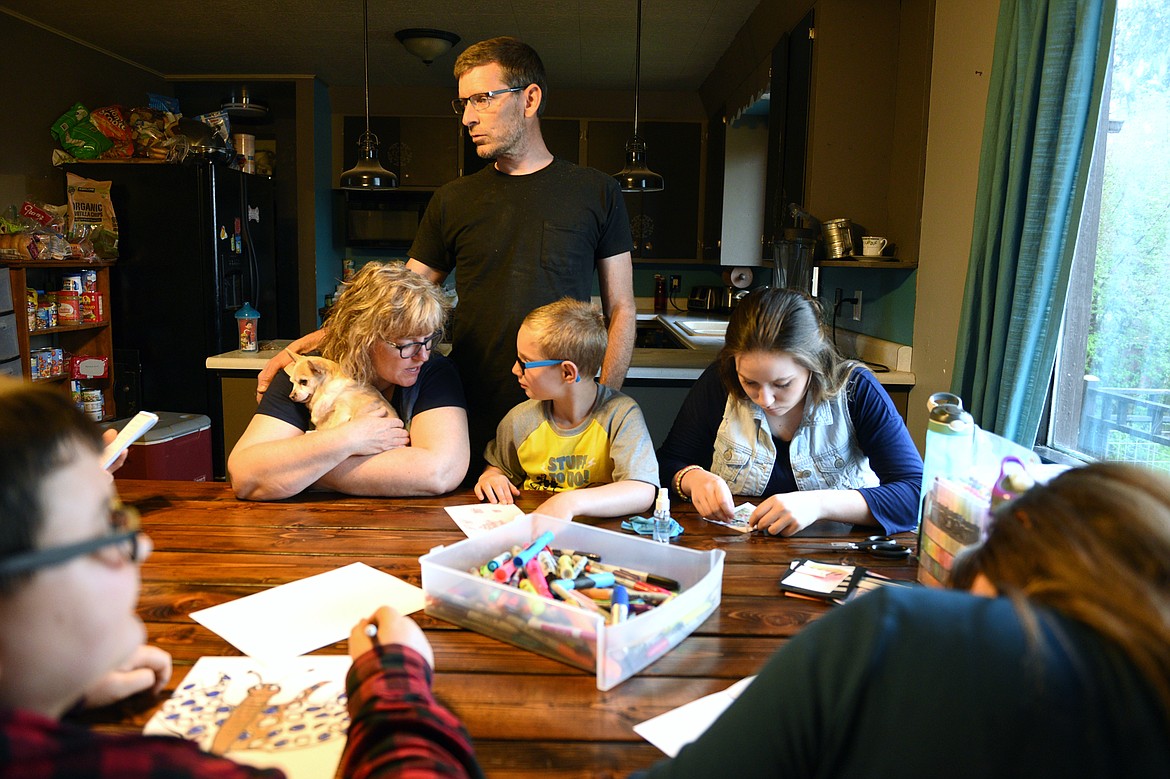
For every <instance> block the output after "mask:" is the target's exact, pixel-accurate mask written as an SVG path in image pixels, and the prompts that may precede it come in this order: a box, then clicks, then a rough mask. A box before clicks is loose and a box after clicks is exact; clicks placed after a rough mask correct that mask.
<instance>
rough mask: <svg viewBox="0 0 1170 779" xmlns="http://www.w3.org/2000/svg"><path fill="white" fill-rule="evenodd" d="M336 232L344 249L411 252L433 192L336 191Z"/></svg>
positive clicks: (334, 210)
mask: <svg viewBox="0 0 1170 779" xmlns="http://www.w3.org/2000/svg"><path fill="white" fill-rule="evenodd" d="M334 192H335V198H334V206H333V212H334V232H333V234H334V235H335V236H339V237H341V238H342V241H343V243H344V245H345V246H349V247H362V248H368V249H409V248H410V245H411V244H412V243H414V236H415V233H417V232H418V226H419V223H420V222H421V221H422V216H423V212H425V211H426V210H427V204H428V203H430V202H431V195H432V194H433V193H432V192H419V191H405V190H401V189H391V190H385V191H379V192H357V191H353V190H335V191H334Z"/></svg>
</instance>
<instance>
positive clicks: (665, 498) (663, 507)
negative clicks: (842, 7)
mask: <svg viewBox="0 0 1170 779" xmlns="http://www.w3.org/2000/svg"><path fill="white" fill-rule="evenodd" d="M672 530H674V520H673V519H671V517H670V493H669V491H668V490H667V488H666V487H660V488H659V489H658V497H657V498H655V500H654V540H655V541H658V542H659V543H662V544H669V543H670V533H671V531H672Z"/></svg>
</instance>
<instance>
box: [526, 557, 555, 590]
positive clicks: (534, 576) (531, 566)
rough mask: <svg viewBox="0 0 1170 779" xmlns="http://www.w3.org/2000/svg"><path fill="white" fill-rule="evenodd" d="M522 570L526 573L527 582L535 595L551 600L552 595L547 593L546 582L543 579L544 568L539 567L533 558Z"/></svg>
mask: <svg viewBox="0 0 1170 779" xmlns="http://www.w3.org/2000/svg"><path fill="white" fill-rule="evenodd" d="M524 570H525V571H527V572H528V581H529V582H531V583H532V586H533V587H535V588H536V591H537V593H539V594H540V595H543V596H544V597H546V598H551V597H552V593H551V592H549V589H548V582H547V581H545V578H544V568H543V567H542V566H541V564H540V561H539V560H537V559H536V558H535V557H533V558H532V559H531V560H529V561H528V564H527V565H525V566H524Z"/></svg>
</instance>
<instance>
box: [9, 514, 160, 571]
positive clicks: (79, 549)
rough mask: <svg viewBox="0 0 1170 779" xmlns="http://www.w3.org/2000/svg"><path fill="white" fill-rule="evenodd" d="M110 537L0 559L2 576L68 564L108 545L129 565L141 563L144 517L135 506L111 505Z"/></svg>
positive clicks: (34, 550) (35, 550)
mask: <svg viewBox="0 0 1170 779" xmlns="http://www.w3.org/2000/svg"><path fill="white" fill-rule="evenodd" d="M110 530H111V532H110V534H109V535H104V536H99V537H98V538H91V539H89V540H88V541H78V542H77V543H75V544H64V545H62V546H50V547H48V548H46V549H32V550H30V551H28V552H22V553H20V554H16V555H13V556H11V557H6V558H4V559H3V560H0V576H11V575H13V574H20V573H29V572H32V571H36V570H38V569H41V568H48V567H49V566H52V565H60V564H62V563H67V562H69V561H70V560H72V559H73V558H75V557H81V556H82V555H87V554H92V553H93V552H96V551H97V550H99V549H104V548H105V547H107V546H113V547H115V548H116V549H117V550H118V552H119V553H121V555H122V556H123V557H124V558H125V559H126V560H127V561H128V562H137V561H138V552H139V548H140V546H141V544H140V543H139V541H138V536H139V534H140V533H141V532H142V523H141V518H140V517H139V515H138V510H137V509H135V508H134V507H133V506H126V505H123V503H122V502H121V501H120V500H117V499H116V498H115V499H114V500H112V501H111V502H110Z"/></svg>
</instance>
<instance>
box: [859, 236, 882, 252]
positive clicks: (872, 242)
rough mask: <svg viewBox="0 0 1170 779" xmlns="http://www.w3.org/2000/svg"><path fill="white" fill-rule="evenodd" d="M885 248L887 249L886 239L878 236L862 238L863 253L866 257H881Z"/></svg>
mask: <svg viewBox="0 0 1170 779" xmlns="http://www.w3.org/2000/svg"><path fill="white" fill-rule="evenodd" d="M884 248H886V239H885V238H882V237H880V236H877V235H863V236H862V237H861V253H862V255H864V256H866V257H880V256H881V254H882V249H884Z"/></svg>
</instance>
